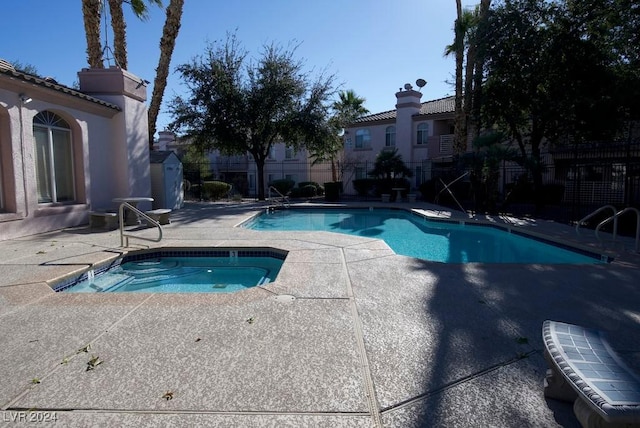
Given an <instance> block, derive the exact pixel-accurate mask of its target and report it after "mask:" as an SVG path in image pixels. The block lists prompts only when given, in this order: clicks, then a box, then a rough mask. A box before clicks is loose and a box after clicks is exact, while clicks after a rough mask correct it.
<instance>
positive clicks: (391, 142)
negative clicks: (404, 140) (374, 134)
mask: <svg viewBox="0 0 640 428" xmlns="http://www.w3.org/2000/svg"><path fill="white" fill-rule="evenodd" d="M385 134H386V135H385V137H386V138H385V146H387V147H392V146H395V145H396V127H395V126H388V127H387V129H386V132H385Z"/></svg>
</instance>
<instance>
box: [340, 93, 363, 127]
mask: <svg viewBox="0 0 640 428" xmlns="http://www.w3.org/2000/svg"><path fill="white" fill-rule="evenodd" d="M338 96H339V98H340V100H339V101H336V102H334V103H333V110H334V111H335V112H336V113H337V116H338V118H339V120H340V121H341V122H342V127H343V128H344V127H346V126H347V125H348V124H349V123H351V122H353V121H354V120H356V119H357V118H359V117H361V116H363V115H365V114H367V113H369V110H367V109H366V108H365V106H364V103H365V101H366V100H365V99H364V98H362V97H359V96H357V95H356V93H355V92H354V91H353V89H349V90H347V91H342V92H340V93H339V94H338Z"/></svg>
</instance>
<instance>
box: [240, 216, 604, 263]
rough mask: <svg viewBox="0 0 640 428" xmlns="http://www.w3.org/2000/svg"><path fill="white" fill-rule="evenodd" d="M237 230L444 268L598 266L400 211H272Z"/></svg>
mask: <svg viewBox="0 0 640 428" xmlns="http://www.w3.org/2000/svg"><path fill="white" fill-rule="evenodd" d="M243 227H246V228H250V229H256V230H270V231H276V230H289V231H291V230H315V231H329V232H339V233H345V234H348V235H357V236H364V237H370V238H378V239H382V240H384V241H385V242H386V243H387V245H389V247H391V249H392V250H393V251H394V252H396V254H401V255H405V256H410V257H416V258H419V259H424V260H431V261H437V262H444V263H473V262H478V263H541V264H559V263H562V264H566V263H569V264H580V263H602V261H601V260H600V259H599V258H598V256H597V255H595V254H594V255H587V254H582V253H580V252H576V251H570V250H568V249H565V248H561V247H558V246H554V245H550V244H548V243H544V242H541V241H538V240H535V239H531V238H527V237H524V236H521V235H518V234H516V233H508V232H507V231H504V230H501V229H498V228H495V227H491V226H481V225H469V224H459V223H451V222H441V221H431V220H427V219H425V218H423V217H422V216H418V215H415V214H412V213H410V212H407V211H403V210H392V209H373V210H369V209H346V210H336V209H289V210H276V211H272V212H267V213H263V214H261V215H259V216H257V217H256V218H254V219H252V220H251V221H249V222H247V223H245V224H244V225H243Z"/></svg>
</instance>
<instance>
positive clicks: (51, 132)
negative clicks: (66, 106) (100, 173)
mask: <svg viewBox="0 0 640 428" xmlns="http://www.w3.org/2000/svg"><path fill="white" fill-rule="evenodd" d="M37 131H44V135H46V141H40V142H39V141H38V139H37V138H36V134H37ZM32 132H33V141H34V162H35V174H36V187H37V193H36V194H37V197H38V204H39V205H58V204H70V203H76V201H77V198H78V191H77V188H76V176H75V174H76V168H77V166H76V159H75V156H76V155H75V153H74V152H75V150H74V143H73V133H72V130H71V125H70V124H69V123H68V122H67V121H66V120H65V119H64V118H63V117H61V116H60V115H58V114H56V113H54V112H51V111H49V110H43V111H41V112H39V113H38V114H36V115H35V116H34V117H33V124H32ZM41 135H43V134H41ZM55 135H57V137H55ZM60 135H65V137H66V138H64V139H63V140H61V137H60ZM40 143H43V144H42V149H43V150H44V155H45V159H43V161H44V162H45V163H46V165H44V164H42V165H41V163H40V160H39V155H40V154H39V144H40ZM60 146H62V147H60ZM61 148H62V150H63V152H66V153H63V155H64V156H63V159H62V160H65V161H66V162H67V163H68V165H58V166H56V163H60V162H59V161H60V160H61V157H60V156H59V153H60V149H61ZM41 166H44V168H45V171H43V170H42V169H41ZM60 166H61V167H62V168H64V169H66V170H67V171H66V172H65V171H63V173H64V175H65V176H64V177H63V176H61V175H60V174H59V173H60V170H59V167H60ZM46 169H48V171H46ZM41 174H45V176H41ZM57 174H58V175H57ZM66 175H68V177H66ZM63 179H67V180H68V181H69V183H66V184H67V187H68V190H69V191H70V192H69V193H70V195H69V197H65V198H64V200H61V198H59V190H60V189H59V184H63V182H62V180H63ZM41 180H42V181H41ZM41 183H44V184H45V185H46V187H47V188H46V189H41V188H40V184H41ZM43 191H46V192H47V194H48V195H49V197H48V198H46V199H43V198H42V196H41V195H42V194H43V193H44V192H43Z"/></svg>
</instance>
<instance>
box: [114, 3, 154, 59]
mask: <svg viewBox="0 0 640 428" xmlns="http://www.w3.org/2000/svg"><path fill="white" fill-rule="evenodd" d="M108 1H109V12H110V14H111V30H112V31H113V56H114V58H115V60H116V63H117V64H118V66H119V67H120V68H122V69H124V70H128V67H129V61H128V58H127V37H126V33H127V31H126V30H127V25H126V22H125V19H124V12H123V10H122V8H123V5H124V3H128V4H129V5H130V6H131V11H132V12H133V14H134V15H135V16H136V17H138V18H139V19H141V20H143V21H146V20H147V19H149V8H148V7H147V4H146V3H149V4H150V5H156V6H159V7H162V0H147V2H146V3H145V1H144V0H108Z"/></svg>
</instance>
